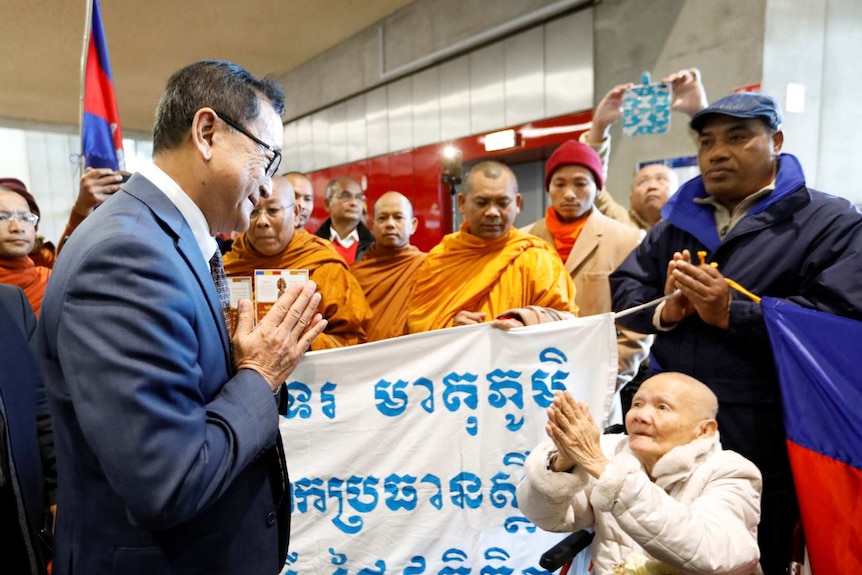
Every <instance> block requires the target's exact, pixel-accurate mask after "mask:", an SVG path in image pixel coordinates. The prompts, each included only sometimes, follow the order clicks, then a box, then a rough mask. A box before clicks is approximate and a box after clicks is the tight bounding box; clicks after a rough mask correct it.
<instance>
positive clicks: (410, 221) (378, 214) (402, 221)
mask: <svg viewBox="0 0 862 575" xmlns="http://www.w3.org/2000/svg"><path fill="white" fill-rule="evenodd" d="M373 215H374V217H373V219H372V220H371V233H372V234H374V239H375V240H376V242H377V244H378V245H379V246H380V247H383V248H387V249H393V250H397V249H401V248H404V247H406V246H407V245H408V244H409V243H410V236H412V235H413V233H414V232H415V231H416V226H417V225H418V221H417V219H416V218H415V217H414V216H413V205H412V204H411V203H410V200H408V199H407V197H406V196H404V194H400V193H398V192H386V193H385V194H383V195H382V196H380V198H378V200H377V201H376V202H374V214H373Z"/></svg>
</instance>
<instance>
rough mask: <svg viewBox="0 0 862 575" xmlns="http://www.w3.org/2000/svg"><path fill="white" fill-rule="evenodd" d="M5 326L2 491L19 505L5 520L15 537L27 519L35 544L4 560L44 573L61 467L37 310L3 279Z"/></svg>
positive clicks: (0, 345) (0, 400) (0, 337)
mask: <svg viewBox="0 0 862 575" xmlns="http://www.w3.org/2000/svg"><path fill="white" fill-rule="evenodd" d="M0 326H2V329H0V366H2V367H0V439H2V440H3V445H0V455H2V456H3V457H4V461H3V463H2V465H3V476H4V485H3V487H2V490H0V497H3V498H6V497H8V498H9V500H11V501H14V505H13V507H14V509H15V514H10V516H8V517H7V516H4V517H2V518H0V525H2V526H3V527H2V528H3V531H4V533H5V534H6V537H7V539H6V540H7V541H14V540H15V539H14V538H13V539H8V534H9V531H8V530H9V529H15V530H17V531H19V532H21V531H22V530H21V525H22V519H23V521H24V524H25V525H26V526H27V529H26V532H21V536H22V538H23V539H25V540H27V541H28V544H29V545H28V546H25V548H22V549H20V553H19V549H10V550H9V552H8V553H4V554H3V558H2V559H0V562H2V564H3V565H5V567H6V568H9V569H12V571H14V572H16V573H44V567H45V561H46V560H47V559H49V558H50V557H49V556H48V555H47V552H48V549H46V548H43V545H42V543H43V541H42V540H41V539H40V537H39V532H40V530H41V529H42V527H44V526H45V524H46V519H47V507H48V505H49V502H52V501H53V499H54V497H56V493H55V490H56V484H57V470H56V466H55V463H54V444H53V443H54V442H53V435H52V431H51V418H50V414H49V411H48V402H47V398H46V397H45V388H44V385H43V383H42V377H41V375H40V373H39V367H38V365H37V364H36V359H35V358H34V357H33V354H32V353H31V351H30V348H29V345H28V340H29V339H30V337H31V336H32V335H33V332H34V331H35V330H36V316H35V315H34V314H33V309H32V308H31V307H30V302H28V301H27V296H25V295H24V292H23V291H21V288H19V287H17V286H11V285H6V284H0ZM46 477H47V480H46ZM10 565H14V566H15V567H10ZM16 569H17V571H16Z"/></svg>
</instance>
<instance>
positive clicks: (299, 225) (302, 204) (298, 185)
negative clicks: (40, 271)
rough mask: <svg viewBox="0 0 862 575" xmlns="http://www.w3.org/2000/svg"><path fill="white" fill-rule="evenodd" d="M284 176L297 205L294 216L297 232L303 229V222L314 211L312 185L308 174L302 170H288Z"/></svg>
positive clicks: (305, 222) (306, 221)
mask: <svg viewBox="0 0 862 575" xmlns="http://www.w3.org/2000/svg"><path fill="white" fill-rule="evenodd" d="M284 177H285V178H287V180H288V181H289V182H290V185H292V186H293V193H294V196H295V197H296V205H297V206H299V215H298V216H296V231H297V232H299V231H302V230H305V224H307V223H308V219H309V218H310V217H311V212H313V211H314V187H313V186H312V185H311V180H309V179H308V176H306V175H305V174H303V173H302V172H288V173H286V174H285V175H284Z"/></svg>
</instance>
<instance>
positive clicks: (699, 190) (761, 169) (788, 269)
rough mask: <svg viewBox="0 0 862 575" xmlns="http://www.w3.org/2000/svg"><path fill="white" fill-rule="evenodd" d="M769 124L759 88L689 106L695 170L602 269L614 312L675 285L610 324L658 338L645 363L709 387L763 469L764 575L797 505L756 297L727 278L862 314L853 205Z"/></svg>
mask: <svg viewBox="0 0 862 575" xmlns="http://www.w3.org/2000/svg"><path fill="white" fill-rule="evenodd" d="M780 124H781V114H780V111H779V109H778V105H777V104H776V102H775V101H774V100H773V99H772V98H770V97H768V96H765V95H761V94H750V93H743V94H734V95H732V96H727V97H725V98H722V99H721V100H719V101H717V102H715V103H714V104H712V105H711V106H708V107H707V108H705V109H703V110H701V111H700V112H698V113H696V114H695V115H694V116H693V117H692V120H691V127H692V129H694V130H695V132H697V148H698V151H697V154H698V164H699V167H700V172H701V176H699V177H697V178H694V179H693V180H691V181H689V182H687V183H686V184H684V185H683V186H682V187H681V188H680V189H679V191H678V192H677V194H676V195H675V196H674V197H672V198H671V199H670V201H669V202H668V203H667V205H666V206H665V208H664V209H663V211H662V217H663V218H664V220H663V221H661V222H659V223H658V224H657V225H656V227H654V228H653V229H652V230H651V231H650V233H649V234H648V235H647V238H646V239H645V240H644V241H643V243H641V244H640V246H639V247H638V248H637V249H636V250H635V251H634V252H633V253H632V254H631V255H630V256H629V257H628V258H627V259H626V260H625V261H624V262H623V264H622V265H621V266H620V267H619V268H618V269H617V270H616V271H615V272H614V273H613V274H612V276H611V288H612V291H613V294H614V298H613V300H614V310H616V311H620V310H623V309H626V308H630V307H632V306H634V305H637V304H640V303H644V302H647V301H650V300H652V299H655V298H657V297H660V296H662V295H665V294H670V293H672V292H673V291H674V290H677V289H678V290H679V291H680V292H681V293H680V295H679V296H677V297H675V298H673V299H670V300H668V301H666V302H664V303H662V304H659V306H658V307H657V308H655V309H648V310H644V311H642V312H639V313H636V314H633V315H630V316H628V317H625V318H621V319H620V320H619V321H620V323H621V324H624V325H626V326H627V327H629V328H630V329H633V330H635V331H639V332H642V333H650V332H651V333H657V334H658V335H657V336H656V340H655V343H654V345H653V348H652V354H653V360H654V361H653V368H654V369H657V370H666V371H679V372H683V373H686V374H688V375H691V376H692V377H695V378H697V379H700V380H701V381H703V382H704V383H706V384H707V385H708V386H709V387H710V388H711V389H712V390H713V391H714V392H715V394H716V395H717V396H718V400H719V405H720V407H719V415H718V423H719V429H720V432H721V439H722V444H723V445H724V447H725V448H727V449H732V450H734V451H737V452H739V453H741V454H742V455H743V456H745V457H747V458H748V459H750V460H752V461H753V462H754V463H755V464H757V466H758V467H759V468H760V470H761V471H762V473H763V480H764V486H763V505H762V518H761V524H760V527H759V543H760V547H761V553H762V560H761V564H762V566H763V569H764V572H765V573H766V574H767V575H769V574H772V573H782V574H783V573H784V568H785V567H786V565H787V564H788V561H789V556H790V542H791V530H792V528H793V525H794V523H795V521H796V520H797V519H798V506H797V503H796V497H795V493H794V490H793V481H792V477H791V474H790V467H789V462H788V457H787V451H786V448H785V432H784V424H783V420H782V413H781V404H780V392H779V388H778V381H777V374H776V370H775V366H774V362H773V357H772V350H771V347H770V344H769V340H768V336H767V333H766V327H765V325H764V322H763V317H762V315H761V310H760V305H759V304H758V303H757V302H755V301H753V300H752V299H750V298H749V297H747V296H746V295H744V294H743V293H741V292H739V291H737V290H733V289H731V288H730V287H729V285H728V283H727V281H726V278H728V279H731V280H734V281H735V282H737V283H738V284H740V285H741V286H743V287H744V288H747V290H748V291H749V292H752V293H753V294H756V295H759V296H771V297H775V298H783V299H787V300H788V301H790V302H793V303H796V304H799V305H803V306H806V307H809V308H813V309H819V310H821V311H825V312H830V313H836V314H839V315H843V316H847V317H852V318H855V319H862V215H860V213H859V212H858V210H857V209H856V208H854V206H853V205H852V204H851V203H850V202H848V201H847V200H844V199H841V198H837V197H834V196H829V195H827V194H824V193H821V192H817V191H814V190H810V189H808V188H807V187H806V185H805V177H804V175H803V173H802V168H801V166H800V164H799V162H798V160H797V159H796V158H795V157H794V156H792V155H790V154H785V153H782V152H781V148H782V144H783V141H784V136H783V133H782V132H781V129H780ZM698 252H705V254H698ZM696 254H697V255H696ZM701 255H702V256H703V263H701V261H700V257H701ZM712 264H716V265H712ZM824 425H828V422H824Z"/></svg>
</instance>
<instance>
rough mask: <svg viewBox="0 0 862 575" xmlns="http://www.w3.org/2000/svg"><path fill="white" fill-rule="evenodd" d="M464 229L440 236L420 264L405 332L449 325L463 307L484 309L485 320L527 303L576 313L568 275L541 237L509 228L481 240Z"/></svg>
mask: <svg viewBox="0 0 862 575" xmlns="http://www.w3.org/2000/svg"><path fill="white" fill-rule="evenodd" d="M466 229H467V227H466V224H465V225H462V226H461V231H459V232H456V233H454V234H449V235H447V236H445V237H444V238H443V240H442V241H441V242H440V243H439V244H438V245H437V246H435V247H434V249H432V250H431V251H430V252H429V253H428V257H427V258H426V259H425V263H424V265H423V266H422V267H421V268H420V269H419V272H418V274H417V277H416V286H415V288H414V290H413V297H412V298H411V300H410V305H409V309H408V313H407V327H408V330H409V332H410V333H417V332H421V331H429V330H432V329H441V328H444V327H452V325H453V319H454V317H455V314H457V313H458V312H459V311H462V310H466V311H471V312H484V313H485V314H486V316H485V321H492V320H493V319H494V318H495V317H496V316H497V315H499V314H500V313H502V312H504V311H506V310H507V309H511V308H517V307H526V306H528V305H538V306H542V307H550V308H553V309H557V310H561V311H568V312H572V313H576V312H577V309H578V308H577V306H576V305H575V286H574V284H573V283H572V278H571V277H569V274H568V272H566V269H565V267H563V262H562V260H560V258H559V256H558V255H557V254H556V253H554V251H553V249H552V248H551V247H550V246H549V245H548V244H547V243H546V242H545V241H544V240H541V239H539V238H536V237H534V236H531V235H528V234H525V233H523V232H520V231H518V230H516V229H514V228H512V229H510V230H509V231H508V232H507V233H506V234H505V235H504V236H503V237H501V238H499V239H496V240H484V239H482V238H479V237H477V236H474V235H472V234H469V233H467V232H466Z"/></svg>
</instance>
